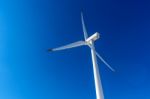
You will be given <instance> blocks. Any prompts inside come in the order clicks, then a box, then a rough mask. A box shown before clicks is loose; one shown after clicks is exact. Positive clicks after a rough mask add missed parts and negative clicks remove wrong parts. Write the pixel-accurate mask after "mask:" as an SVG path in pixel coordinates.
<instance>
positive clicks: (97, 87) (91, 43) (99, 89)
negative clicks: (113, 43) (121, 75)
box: [48, 13, 115, 99]
mask: <svg viewBox="0 0 150 99" xmlns="http://www.w3.org/2000/svg"><path fill="white" fill-rule="evenodd" d="M81 21H82V28H83V33H84V41H83V40H81V41H77V42H74V43H71V44H67V45H65V46H61V47H58V48H53V49H48V51H50V52H53V51H60V50H65V49H70V48H74V47H78V46H83V45H87V46H89V48H90V49H91V55H92V62H93V73H94V81H95V91H96V98H97V99H104V94H103V89H102V84H101V79H100V74H99V68H98V65H97V58H96V56H97V57H98V58H99V59H100V60H101V61H102V62H103V63H104V64H105V65H106V66H107V67H108V68H109V69H110V70H112V71H115V70H114V69H113V68H112V67H111V66H110V65H109V64H108V63H107V62H106V61H105V60H104V59H103V58H102V57H101V55H100V54H98V53H97V52H96V50H95V47H94V42H95V41H96V40H97V39H99V37H100V36H99V33H98V32H96V33H94V34H93V35H92V36H90V37H88V34H87V31H86V27H85V24H84V19H83V14H82V13H81Z"/></svg>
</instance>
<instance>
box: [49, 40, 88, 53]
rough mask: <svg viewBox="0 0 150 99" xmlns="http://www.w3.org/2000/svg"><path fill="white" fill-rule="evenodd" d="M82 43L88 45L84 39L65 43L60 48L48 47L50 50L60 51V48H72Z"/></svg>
mask: <svg viewBox="0 0 150 99" xmlns="http://www.w3.org/2000/svg"><path fill="white" fill-rule="evenodd" d="M82 45H86V43H85V42H84V41H77V42H74V43H71V44H68V45H64V46H61V47H58V48H53V49H48V51H49V52H51V51H60V50H65V49H70V48H74V47H78V46H82Z"/></svg>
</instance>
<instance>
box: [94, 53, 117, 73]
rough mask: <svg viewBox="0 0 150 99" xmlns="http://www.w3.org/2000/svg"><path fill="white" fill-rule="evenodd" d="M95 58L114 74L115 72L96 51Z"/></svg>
mask: <svg viewBox="0 0 150 99" xmlns="http://www.w3.org/2000/svg"><path fill="white" fill-rule="evenodd" d="M95 53H96V55H97V57H98V58H99V59H100V60H101V61H102V62H103V63H104V64H105V65H106V66H107V67H108V68H109V69H110V70H112V71H113V72H115V70H114V69H113V68H112V67H111V66H110V65H109V64H108V63H107V62H106V61H105V60H104V59H103V58H102V57H101V55H100V54H98V53H97V52H96V51H95Z"/></svg>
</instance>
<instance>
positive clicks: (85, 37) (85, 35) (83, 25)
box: [81, 13, 88, 40]
mask: <svg viewBox="0 0 150 99" xmlns="http://www.w3.org/2000/svg"><path fill="white" fill-rule="evenodd" d="M81 21H82V29H83V33H84V39H85V40H86V39H87V38H88V34H87V30H86V27H85V23H84V18H83V14H82V13H81Z"/></svg>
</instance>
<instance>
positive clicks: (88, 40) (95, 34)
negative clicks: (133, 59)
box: [85, 32, 100, 43]
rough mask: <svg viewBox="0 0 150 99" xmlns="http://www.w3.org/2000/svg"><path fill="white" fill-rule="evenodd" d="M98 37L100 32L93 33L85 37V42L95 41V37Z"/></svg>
mask: <svg viewBox="0 0 150 99" xmlns="http://www.w3.org/2000/svg"><path fill="white" fill-rule="evenodd" d="M99 38H100V34H99V33H98V32H96V33H94V34H93V35H92V36H90V37H89V38H87V39H86V40H85V42H87V43H90V42H91V41H96V40H97V39H99Z"/></svg>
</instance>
